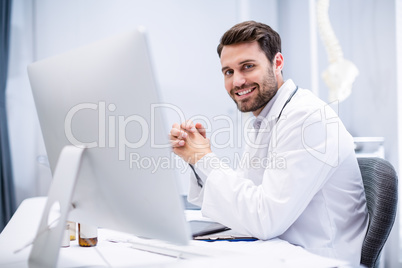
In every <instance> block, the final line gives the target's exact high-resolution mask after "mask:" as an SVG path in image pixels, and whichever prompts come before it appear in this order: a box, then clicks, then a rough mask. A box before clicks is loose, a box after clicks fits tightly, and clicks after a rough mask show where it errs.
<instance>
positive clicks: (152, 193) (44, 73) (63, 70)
mask: <svg viewBox="0 0 402 268" xmlns="http://www.w3.org/2000/svg"><path fill="white" fill-rule="evenodd" d="M28 74H29V79H30V83H31V87H32V91H33V96H34V100H35V105H36V109H37V113H38V117H39V121H40V125H41V130H42V134H43V137H44V141H45V146H46V150H47V154H48V158H49V163H50V167H51V169H52V171H53V172H54V171H55V168H56V164H57V161H58V158H59V155H60V152H61V151H62V149H63V148H64V147H65V146H67V145H73V146H84V147H85V148H87V149H86V151H85V153H84V154H83V156H82V160H81V167H80V171H79V174H78V176H77V180H76V183H75V187H74V191H73V194H72V204H73V207H74V208H73V209H72V210H71V211H70V213H69V216H68V219H69V220H72V221H76V222H81V223H87V224H91V225H95V226H99V227H107V228H111V229H116V230H119V231H124V232H129V233H132V234H135V235H138V236H142V237H148V238H156V239H161V240H166V241H170V242H174V243H178V244H186V243H187V241H189V239H190V238H191V234H190V228H189V227H188V224H187V222H186V220H185V216H184V212H183V203H182V199H181V196H180V194H179V187H178V185H177V184H178V182H177V181H176V179H175V171H174V165H172V163H171V161H174V159H173V158H174V157H173V155H172V152H171V149H170V146H169V141H168V130H167V129H166V128H165V124H166V122H165V121H164V119H163V114H161V111H160V109H159V110H158V109H157V107H158V105H157V104H158V103H159V98H158V92H157V86H156V82H155V77H154V73H153V70H152V64H151V60H150V53H149V49H148V45H147V39H146V35H145V33H144V31H143V30H141V29H140V30H135V31H132V32H130V33H125V34H121V35H119V36H115V37H112V38H108V39H106V40H101V41H99V42H96V43H93V44H91V45H88V46H85V47H82V48H78V49H75V50H73V51H70V52H67V53H64V54H62V55H58V56H54V57H51V58H48V59H44V60H41V61H38V62H35V63H33V64H31V65H29V66H28Z"/></svg>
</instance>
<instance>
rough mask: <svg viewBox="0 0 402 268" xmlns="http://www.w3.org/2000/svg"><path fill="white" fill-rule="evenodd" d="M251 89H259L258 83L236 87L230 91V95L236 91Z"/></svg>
mask: <svg viewBox="0 0 402 268" xmlns="http://www.w3.org/2000/svg"><path fill="white" fill-rule="evenodd" d="M250 87H259V86H258V84H257V83H252V84H244V85H242V86H241V87H234V88H232V89H231V90H230V94H232V95H233V94H235V92H236V91H239V90H242V89H246V88H250Z"/></svg>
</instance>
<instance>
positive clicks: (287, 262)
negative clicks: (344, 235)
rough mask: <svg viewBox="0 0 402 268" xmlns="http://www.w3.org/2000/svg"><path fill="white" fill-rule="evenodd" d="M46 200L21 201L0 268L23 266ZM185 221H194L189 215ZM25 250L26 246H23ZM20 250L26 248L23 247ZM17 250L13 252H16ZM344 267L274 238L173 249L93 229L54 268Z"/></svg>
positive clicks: (1, 237) (1, 250) (0, 246)
mask: <svg viewBox="0 0 402 268" xmlns="http://www.w3.org/2000/svg"><path fill="white" fill-rule="evenodd" d="M45 203H46V197H37V198H30V199H26V200H24V201H23V202H22V204H21V205H20V206H19V208H18V210H17V211H16V213H15V214H14V216H13V217H12V219H11V220H10V222H9V223H8V224H7V226H6V227H5V228H4V230H3V232H2V233H1V234H0V267H27V266H28V263H27V260H28V256H29V253H30V250H31V246H30V245H29V243H30V242H31V241H32V240H33V238H34V236H35V234H36V231H37V228H38V226H39V221H40V219H41V216H42V212H43V209H44V206H45ZM187 216H188V218H190V219H194V218H197V217H200V214H199V212H196V211H189V212H188V215H187ZM26 245H28V246H26ZM24 246H26V247H24ZM16 251H18V252H16ZM144 266H145V267H149V268H152V267H166V268H171V267H172V268H176V267H208V268H210V267H211V268H212V267H247V266H252V267H279V268H280V267H311V268H314V267H320V268H321V267H348V265H347V264H346V263H344V262H342V261H338V260H333V259H327V258H322V257H320V256H317V255H313V254H311V253H308V252H307V251H306V250H304V249H302V248H301V247H297V246H294V245H291V244H289V243H288V242H286V241H283V240H280V239H273V240H269V241H255V242H228V241H217V242H203V241H190V244H189V245H188V246H176V245H172V244H168V243H165V242H163V241H157V240H149V239H142V238H138V237H135V236H133V235H131V234H127V233H121V232H117V231H113V230H108V229H99V232H98V245H97V246H96V247H91V248H83V247H79V246H78V244H77V241H71V243H70V247H67V248H60V253H59V259H58V265H57V267H144Z"/></svg>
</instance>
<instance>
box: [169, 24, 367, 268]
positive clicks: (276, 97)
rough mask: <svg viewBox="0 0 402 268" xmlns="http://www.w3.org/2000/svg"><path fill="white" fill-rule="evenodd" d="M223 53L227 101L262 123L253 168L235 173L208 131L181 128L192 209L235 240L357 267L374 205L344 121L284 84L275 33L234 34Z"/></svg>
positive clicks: (264, 28) (177, 145) (180, 149)
mask: <svg viewBox="0 0 402 268" xmlns="http://www.w3.org/2000/svg"><path fill="white" fill-rule="evenodd" d="M218 55H219V57H220V61H221V65H222V74H223V77H224V81H225V88H226V90H227V92H228V94H229V95H230V97H231V98H232V99H233V100H234V102H235V103H236V105H237V107H238V109H239V110H240V111H242V112H252V113H253V115H254V116H255V117H256V119H255V122H254V129H255V135H254V137H252V139H253V140H252V142H249V144H248V145H247V147H246V148H245V152H244V154H243V157H244V159H245V161H246V163H247V164H248V165H246V166H244V165H243V166H242V168H240V169H237V170H233V169H231V168H230V167H228V166H227V165H225V163H223V162H221V161H220V160H219V158H218V157H217V156H216V155H215V154H214V153H213V152H212V151H211V147H210V143H209V140H208V139H207V138H206V137H205V129H204V128H203V126H202V125H201V124H193V123H192V122H185V123H182V124H181V125H179V124H177V123H176V124H174V125H173V128H172V129H171V132H170V139H171V144H172V147H173V151H174V152H175V153H176V154H177V155H179V156H180V157H182V158H183V159H184V160H185V161H186V162H188V163H189V164H190V165H191V166H192V167H193V168H194V170H195V173H194V176H193V178H192V180H191V183H190V191H189V196H188V199H189V201H190V202H192V203H195V204H197V205H199V206H201V209H202V213H203V214H204V215H205V216H207V217H210V218H212V219H214V220H216V221H218V222H220V223H222V224H224V225H226V226H228V227H230V228H232V229H234V230H235V231H237V232H241V233H244V234H249V235H251V236H254V237H257V238H259V239H270V238H274V237H279V238H281V239H284V240H286V241H288V242H290V243H292V244H295V245H300V246H302V247H304V248H305V249H307V250H308V251H310V252H313V253H316V254H319V255H322V256H327V257H332V258H337V259H342V260H346V261H349V262H350V264H351V265H353V267H355V266H359V263H360V254H361V247H362V242H363V239H364V236H365V234H366V229H367V226H368V214H367V209H366V199H365V194H364V188H363V183H362V178H361V174H360V171H359V167H358V163H357V160H356V156H355V153H354V146H353V139H352V137H351V135H350V134H349V133H348V131H347V130H346V129H345V127H344V126H343V124H342V122H341V121H340V119H339V118H338V116H337V114H336V113H335V112H334V111H333V110H332V109H331V108H330V107H329V106H328V105H327V104H325V103H324V102H322V101H321V100H319V99H318V98H317V97H315V96H314V95H313V94H312V93H311V92H310V91H309V90H306V89H302V88H299V87H298V86H296V85H295V84H294V83H293V81H292V80H290V79H289V80H286V81H284V79H283V77H282V68H283V66H284V58H283V56H282V54H281V39H280V36H279V34H278V33H277V32H275V31H274V30H272V29H271V28H270V27H269V26H268V25H265V24H261V23H257V22H254V21H247V22H243V23H239V24H237V25H235V26H233V27H232V28H231V29H229V30H228V31H227V32H226V33H225V34H224V35H223V36H222V38H221V41H220V44H219V46H218ZM278 159H281V160H282V165H280V166H278V165H275V164H273V162H274V161H277V160H278ZM243 163H244V162H243Z"/></svg>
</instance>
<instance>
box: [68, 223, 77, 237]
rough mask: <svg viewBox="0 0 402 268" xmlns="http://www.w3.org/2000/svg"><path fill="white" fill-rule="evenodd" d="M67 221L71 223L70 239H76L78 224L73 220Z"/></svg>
mask: <svg viewBox="0 0 402 268" xmlns="http://www.w3.org/2000/svg"><path fill="white" fill-rule="evenodd" d="M67 223H68V224H69V225H70V241H74V240H75V239H76V233H77V227H76V226H77V224H76V223H75V222H73V221H68V222H67Z"/></svg>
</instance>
